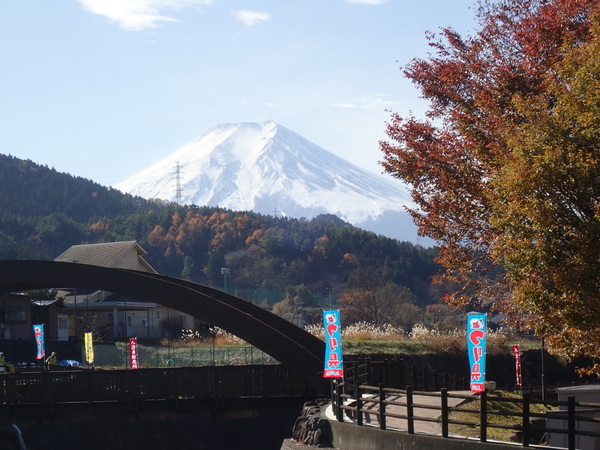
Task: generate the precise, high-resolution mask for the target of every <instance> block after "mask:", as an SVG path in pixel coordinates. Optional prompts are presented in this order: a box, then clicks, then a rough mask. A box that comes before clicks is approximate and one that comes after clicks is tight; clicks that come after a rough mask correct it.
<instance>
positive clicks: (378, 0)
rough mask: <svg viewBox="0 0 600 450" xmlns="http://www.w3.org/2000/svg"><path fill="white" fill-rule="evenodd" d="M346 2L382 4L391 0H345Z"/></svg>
mask: <svg viewBox="0 0 600 450" xmlns="http://www.w3.org/2000/svg"><path fill="white" fill-rule="evenodd" d="M345 1H346V3H356V4H360V5H381V4H382V3H387V2H388V1H389V0H345Z"/></svg>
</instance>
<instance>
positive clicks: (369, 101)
mask: <svg viewBox="0 0 600 450" xmlns="http://www.w3.org/2000/svg"><path fill="white" fill-rule="evenodd" d="M394 104H396V102H393V101H390V100H384V99H383V98H381V96H377V97H360V98H357V99H356V100H354V101H353V102H349V103H334V105H333V106H337V107H338V108H357V109H375V108H379V107H383V106H389V105H394Z"/></svg>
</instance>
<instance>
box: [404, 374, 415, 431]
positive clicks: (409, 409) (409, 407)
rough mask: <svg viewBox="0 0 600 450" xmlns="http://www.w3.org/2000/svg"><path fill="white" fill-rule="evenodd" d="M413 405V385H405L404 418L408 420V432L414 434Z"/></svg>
mask: <svg viewBox="0 0 600 450" xmlns="http://www.w3.org/2000/svg"><path fill="white" fill-rule="evenodd" d="M414 417H415V414H414V406H413V387H412V386H406V418H407V421H408V434H415V420H414Z"/></svg>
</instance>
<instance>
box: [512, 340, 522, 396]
mask: <svg viewBox="0 0 600 450" xmlns="http://www.w3.org/2000/svg"><path fill="white" fill-rule="evenodd" d="M512 351H513V355H515V372H516V377H517V383H516V386H519V387H520V386H522V384H521V349H520V347H519V344H517V345H513V346H512Z"/></svg>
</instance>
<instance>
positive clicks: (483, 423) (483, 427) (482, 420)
mask: <svg viewBox="0 0 600 450" xmlns="http://www.w3.org/2000/svg"><path fill="white" fill-rule="evenodd" d="M479 401H480V402H481V408H480V410H479V429H480V433H479V440H480V441H481V442H486V441H487V392H486V391H485V390H484V391H483V392H481V396H480V397H479Z"/></svg>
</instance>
